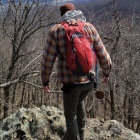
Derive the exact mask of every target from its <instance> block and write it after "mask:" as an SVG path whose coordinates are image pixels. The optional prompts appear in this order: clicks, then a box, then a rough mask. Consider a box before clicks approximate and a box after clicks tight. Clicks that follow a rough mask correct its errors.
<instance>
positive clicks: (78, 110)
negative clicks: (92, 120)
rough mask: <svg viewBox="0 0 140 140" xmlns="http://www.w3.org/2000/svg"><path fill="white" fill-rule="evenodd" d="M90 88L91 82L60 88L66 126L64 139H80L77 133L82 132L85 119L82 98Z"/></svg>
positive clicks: (91, 86)
mask: <svg viewBox="0 0 140 140" xmlns="http://www.w3.org/2000/svg"><path fill="white" fill-rule="evenodd" d="M92 88H93V83H88V84H83V85H70V86H64V87H63V88H62V90H63V100H64V115H65V118H66V127H67V132H66V135H65V138H64V140H80V138H79V134H83V132H84V128H85V121H86V112H85V105H84V99H85V97H86V96H87V95H88V93H89V92H90V91H91V90H92ZM81 140H82V138H81Z"/></svg>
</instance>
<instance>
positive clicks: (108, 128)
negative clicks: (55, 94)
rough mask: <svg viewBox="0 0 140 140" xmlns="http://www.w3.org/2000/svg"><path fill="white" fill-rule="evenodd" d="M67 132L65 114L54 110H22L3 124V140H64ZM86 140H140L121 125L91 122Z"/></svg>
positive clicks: (86, 132)
mask: <svg viewBox="0 0 140 140" xmlns="http://www.w3.org/2000/svg"><path fill="white" fill-rule="evenodd" d="M65 132H66V126H65V118H64V115H63V112H62V111H61V110H59V109H57V108H55V107H46V106H42V107H40V108H39V107H33V108H30V109H25V108H20V109H19V110H17V111H16V112H15V113H14V114H12V115H11V116H9V117H7V118H5V119H4V120H3V121H2V122H1V123H0V140H62V139H63V137H64V134H65ZM85 138H86V140H140V135H138V134H136V133H134V132H133V131H132V130H129V129H127V128H125V127H124V126H123V125H122V124H121V123H119V122H117V121H115V120H111V121H106V122H103V121H100V120H98V119H90V120H88V121H87V128H86V131H85Z"/></svg>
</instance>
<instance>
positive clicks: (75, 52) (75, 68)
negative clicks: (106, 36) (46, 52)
mask: <svg viewBox="0 0 140 140" xmlns="http://www.w3.org/2000/svg"><path fill="white" fill-rule="evenodd" d="M61 25H63V26H64V28H65V30H66V63H67V66H68V68H69V69H70V70H71V71H72V73H73V74H74V75H77V76H85V75H87V74H89V72H90V71H91V70H92V69H96V64H97V57H96V54H95V51H94V49H93V43H92V42H91V41H90V38H89V37H88V35H87V33H86V31H85V30H84V23H83V22H81V21H78V22H77V23H75V24H69V23H68V22H63V23H61Z"/></svg>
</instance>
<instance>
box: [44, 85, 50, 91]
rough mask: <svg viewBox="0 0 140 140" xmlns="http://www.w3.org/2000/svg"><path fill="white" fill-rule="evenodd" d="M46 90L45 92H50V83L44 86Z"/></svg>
mask: <svg viewBox="0 0 140 140" xmlns="http://www.w3.org/2000/svg"><path fill="white" fill-rule="evenodd" d="M44 91H45V93H50V88H49V85H47V86H45V87H44Z"/></svg>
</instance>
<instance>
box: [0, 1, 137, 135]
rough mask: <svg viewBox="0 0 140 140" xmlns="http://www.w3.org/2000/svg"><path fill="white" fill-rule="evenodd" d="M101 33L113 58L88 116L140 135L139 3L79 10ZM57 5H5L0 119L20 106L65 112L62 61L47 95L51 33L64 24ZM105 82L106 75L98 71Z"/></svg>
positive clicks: (0, 22)
mask: <svg viewBox="0 0 140 140" xmlns="http://www.w3.org/2000/svg"><path fill="white" fill-rule="evenodd" d="M76 7H77V9H80V10H82V11H83V13H84V14H85V16H86V18H87V21H89V22H91V23H92V24H93V25H94V26H95V28H96V29H97V30H98V32H99V34H100V36H101V38H102V40H103V43H104V44H105V46H106V48H107V50H108V51H109V53H110V55H111V58H112V63H113V66H112V71H111V75H110V82H109V83H108V84H104V85H103V84H101V83H99V84H98V89H97V90H102V91H104V93H105V98H104V99H103V100H98V99H96V98H95V95H94V93H95V90H94V89H93V91H92V92H91V93H90V94H89V96H88V97H87V98H86V100H85V103H86V110H87V117H90V118H93V117H94V118H95V117H96V118H100V119H102V120H108V119H115V120H118V121H120V122H122V123H123V124H124V125H125V126H126V127H128V128H130V129H133V130H134V131H135V132H137V133H139V134H140V73H139V70H140V63H139V62H140V28H139V27H140V1H139V0H134V1H133V0H128V1H127V0H105V1H104V0H103V1H102V2H97V3H96V2H93V1H91V2H90V3H79V4H77V5H76ZM59 17H60V15H59V6H57V3H56V4H54V3H53V5H52V3H51V2H45V3H44V2H43V3H41V2H39V1H29V0H26V1H24V2H22V1H18V2H17V1H16V2H15V0H13V1H9V2H8V3H6V4H3V3H2V2H1V5H0V119H3V118H5V117H7V116H8V115H10V114H11V113H13V112H15V111H16V110H17V109H18V108H20V107H26V108H28V107H31V106H33V105H36V106H41V105H42V104H45V105H53V106H56V107H58V108H61V109H62V108H63V105H62V102H63V99H62V93H61V84H60V83H58V81H57V74H56V73H57V60H56V63H55V65H54V70H53V73H52V75H51V78H50V86H51V91H52V93H51V94H46V93H44V91H43V89H42V83H41V78H40V59H41V55H42V49H43V47H44V44H45V41H46V40H45V39H46V36H47V31H48V29H49V28H50V27H51V26H52V25H54V24H56V23H57V21H58V20H59ZM99 78H100V80H101V71H100V69H99Z"/></svg>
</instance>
